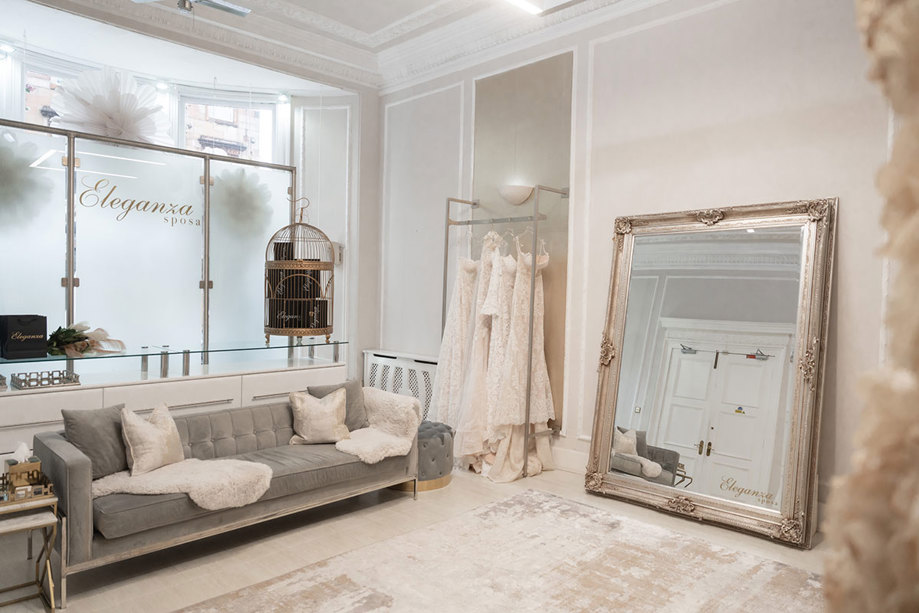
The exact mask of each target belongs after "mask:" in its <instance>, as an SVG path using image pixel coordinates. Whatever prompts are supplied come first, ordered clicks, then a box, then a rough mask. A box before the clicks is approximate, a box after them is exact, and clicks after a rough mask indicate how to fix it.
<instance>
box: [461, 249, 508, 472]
mask: <svg viewBox="0 0 919 613" xmlns="http://www.w3.org/2000/svg"><path fill="white" fill-rule="evenodd" d="M502 243H504V239H502V238H501V236H500V235H499V234H498V233H496V232H489V233H488V234H486V235H485V237H484V238H483V240H482V255H481V258H480V259H479V262H480V264H479V280H478V288H477V290H476V299H475V326H474V331H473V336H472V349H471V350H470V353H469V357H468V360H469V362H468V365H467V368H466V380H465V382H464V384H463V392H462V394H461V396H460V402H459V407H460V408H459V415H458V426H457V427H456V436H455V438H454V447H453V452H454V454H455V455H456V457H457V458H459V463H460V465H461V466H463V467H472V468H473V469H474V470H475V471H476V472H481V470H482V458H483V456H485V455H486V454H487V453H488V450H487V449H486V447H485V433H486V429H487V427H488V389H487V374H488V369H489V364H490V363H491V360H492V359H493V356H491V355H490V351H489V348H490V346H491V329H492V316H491V314H490V313H488V312H487V311H486V309H485V308H484V305H485V300H486V297H487V295H488V290H489V288H490V287H491V278H492V275H493V269H494V263H495V255H496V254H500V248H501V245H502Z"/></svg>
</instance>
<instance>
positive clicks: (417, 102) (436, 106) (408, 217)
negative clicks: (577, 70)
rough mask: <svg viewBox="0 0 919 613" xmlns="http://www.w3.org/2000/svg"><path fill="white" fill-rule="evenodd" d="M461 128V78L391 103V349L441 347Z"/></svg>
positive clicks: (386, 193)
mask: <svg viewBox="0 0 919 613" xmlns="http://www.w3.org/2000/svg"><path fill="white" fill-rule="evenodd" d="M462 130H463V88H462V86H460V85H456V86H451V87H447V88H445V89H439V90H437V91H435V92H432V93H431V94H429V95H426V96H421V97H418V98H409V99H407V100H403V101H399V102H396V103H393V104H386V105H385V107H384V111H383V148H384V158H383V159H384V160H385V161H384V166H385V167H384V169H383V210H384V213H383V252H382V261H381V263H380V264H381V268H380V270H381V279H382V288H381V290H382V310H381V313H384V314H385V316H383V317H381V319H380V324H381V325H380V339H381V345H380V346H381V347H382V348H384V349H386V350H388V351H394V352H402V353H413V354H421V355H428V356H436V355H437V353H438V350H439V348H440V331H441V312H442V310H441V302H442V288H443V275H444V273H443V249H444V216H445V210H444V208H445V206H446V199H447V197H448V196H458V195H459V194H460V191H461V189H462V186H461V183H460V180H461V176H462V174H461V173H462V157H461V143H462V138H463V132H462ZM454 255H456V254H454Z"/></svg>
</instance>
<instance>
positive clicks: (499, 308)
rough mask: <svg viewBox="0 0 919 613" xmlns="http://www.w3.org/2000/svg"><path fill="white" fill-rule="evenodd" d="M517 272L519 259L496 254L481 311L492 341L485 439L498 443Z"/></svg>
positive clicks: (486, 379)
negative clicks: (499, 407) (499, 408)
mask: <svg viewBox="0 0 919 613" xmlns="http://www.w3.org/2000/svg"><path fill="white" fill-rule="evenodd" d="M516 271H517V260H515V259H514V256H512V255H501V253H500V252H499V251H496V252H495V255H494V262H493V263H492V271H491V280H490V282H489V287H488V294H487V295H486V296H485V304H484V305H482V312H483V313H486V314H488V315H491V339H490V345H489V347H488V371H487V372H486V374H485V387H486V389H487V404H488V417H487V421H486V423H487V428H486V431H485V440H486V441H487V442H489V443H497V437H496V436H495V432H496V430H495V429H496V427H497V426H499V425H500V424H499V423H498V422H497V421H496V411H495V408H496V407H497V405H498V397H499V396H500V394H501V376H502V375H503V370H504V361H505V358H506V356H507V344H508V341H509V340H510V335H511V307H512V306H513V298H514V275H515V273H516Z"/></svg>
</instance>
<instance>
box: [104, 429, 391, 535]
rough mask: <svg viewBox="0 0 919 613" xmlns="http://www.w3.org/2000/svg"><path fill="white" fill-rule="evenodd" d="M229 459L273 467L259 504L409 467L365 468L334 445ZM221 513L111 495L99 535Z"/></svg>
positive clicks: (163, 499)
mask: <svg viewBox="0 0 919 613" xmlns="http://www.w3.org/2000/svg"><path fill="white" fill-rule="evenodd" d="M228 459H235V460H248V461H250V462H260V463H262V464H267V465H268V466H270V467H271V471H272V477H271V486H270V487H269V488H268V491H267V492H265V494H264V495H263V496H262V497H261V498H260V499H259V500H271V499H274V498H281V497H283V496H288V495H291V494H298V493H302V492H308V491H310V490H316V489H321V488H323V487H325V486H328V485H333V484H340V483H347V482H348V481H351V480H354V479H361V478H363V477H368V476H371V475H373V474H374V473H376V472H378V471H388V470H389V468H390V467H391V466H394V465H396V464H400V463H403V464H404V463H405V462H406V458H405V457H404V456H402V457H395V458H387V459H385V460H383V461H382V462H380V463H379V464H373V465H369V464H364V463H363V462H361V461H360V460H359V459H358V458H357V457H356V456H353V455H350V454H347V453H343V452H341V451H338V450H337V449H335V445H333V444H327V445H289V446H284V447H272V448H267V449H261V450H259V451H252V452H249V453H241V454H239V455H235V456H231V458H228ZM220 512H221V511H206V510H204V509H202V508H200V507H199V506H197V505H196V504H195V503H194V502H192V501H191V499H190V498H189V497H188V495H186V494H156V495H143V494H110V495H108V496H101V497H99V498H96V499H95V500H94V501H93V523H94V526H95V529H96V530H98V531H99V532H100V533H101V534H102V536H104V537H105V538H107V539H114V538H119V537H122V536H127V535H129V534H136V533H138V532H143V531H144V530H150V529H153V528H159V527H162V526H168V525H170V524H175V523H179V522H182V521H186V520H188V519H192V518H194V517H198V516H201V515H206V514H208V513H220Z"/></svg>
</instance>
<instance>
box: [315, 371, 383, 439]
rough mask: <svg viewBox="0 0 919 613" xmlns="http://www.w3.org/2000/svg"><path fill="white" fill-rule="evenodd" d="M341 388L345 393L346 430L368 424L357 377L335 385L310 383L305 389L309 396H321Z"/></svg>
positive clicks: (362, 394)
mask: <svg viewBox="0 0 919 613" xmlns="http://www.w3.org/2000/svg"><path fill="white" fill-rule="evenodd" d="M341 388H345V394H346V395H347V400H346V407H345V411H346V412H347V415H346V416H345V425H346V426H348V430H349V431H353V430H359V429H361V428H366V427H367V426H369V425H370V422H369V421H367V409H365V408H364V388H363V386H361V382H360V381H359V380H358V379H348V380H347V381H345V382H344V383H337V384H335V385H311V386H309V387H308V388H306V390H307V391H308V392H309V394H310V396H315V397H316V398H323V397H324V396H326V395H328V394H331V393H332V392H334V391H335V390H338V389H341Z"/></svg>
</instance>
